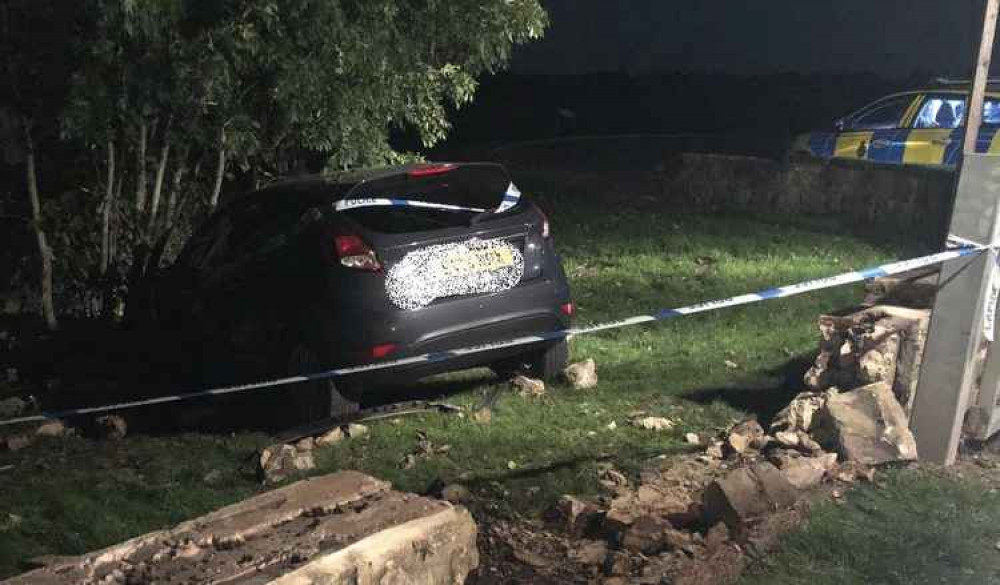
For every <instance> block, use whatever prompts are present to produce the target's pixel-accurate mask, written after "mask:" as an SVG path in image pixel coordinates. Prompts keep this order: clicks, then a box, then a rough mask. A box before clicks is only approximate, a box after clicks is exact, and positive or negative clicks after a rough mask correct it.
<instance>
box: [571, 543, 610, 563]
mask: <svg viewBox="0 0 1000 585" xmlns="http://www.w3.org/2000/svg"><path fill="white" fill-rule="evenodd" d="M607 556H608V544H607V543H606V542H604V541H603V540H586V541H583V542H582V543H581V544H579V545H578V546H576V548H574V549H572V550H571V551H570V553H569V557H570V558H571V559H573V560H574V561H576V562H578V563H580V564H581V565H587V566H596V565H600V564H602V563H603V562H604V559H605V558H607Z"/></svg>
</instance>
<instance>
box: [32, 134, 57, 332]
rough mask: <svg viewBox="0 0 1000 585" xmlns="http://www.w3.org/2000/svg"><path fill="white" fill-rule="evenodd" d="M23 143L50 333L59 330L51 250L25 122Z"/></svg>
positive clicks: (46, 322) (33, 145)
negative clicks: (54, 298) (44, 224)
mask: <svg viewBox="0 0 1000 585" xmlns="http://www.w3.org/2000/svg"><path fill="white" fill-rule="evenodd" d="M24 143H25V147H26V148H25V150H26V151H27V156H26V161H25V163H26V164H25V166H26V169H27V176H26V179H27V182H28V198H29V199H31V220H32V222H31V225H32V228H34V230H35V239H36V240H37V241H38V254H39V256H40V257H41V260H42V274H41V283H40V284H41V288H42V316H43V317H44V318H45V324H46V325H47V326H48V328H49V330H50V331H55V330H56V329H58V328H59V321H58V319H57V318H56V310H55V305H54V304H53V302H52V249H51V248H49V242H48V239H47V238H46V236H45V228H44V227H43V226H42V202H41V198H40V197H39V196H38V173H37V172H36V170H35V143H34V140H32V138H31V123H30V122H29V121H27V120H25V123H24Z"/></svg>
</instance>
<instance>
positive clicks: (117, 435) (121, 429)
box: [95, 414, 128, 441]
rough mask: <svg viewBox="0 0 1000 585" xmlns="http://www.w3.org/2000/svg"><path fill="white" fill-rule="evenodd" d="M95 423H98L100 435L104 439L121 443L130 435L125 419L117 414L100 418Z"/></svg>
mask: <svg viewBox="0 0 1000 585" xmlns="http://www.w3.org/2000/svg"><path fill="white" fill-rule="evenodd" d="M95 422H97V430H98V433H99V434H100V436H101V438H103V439H111V440H112V441H120V440H121V439H124V438H125V435H127V434H128V424H127V423H126V422H125V419H124V418H122V417H120V416H118V415H117V414H109V415H105V416H101V417H98V418H97V420H96V421H95Z"/></svg>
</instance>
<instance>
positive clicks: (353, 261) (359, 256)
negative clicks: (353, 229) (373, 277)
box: [333, 235, 382, 272]
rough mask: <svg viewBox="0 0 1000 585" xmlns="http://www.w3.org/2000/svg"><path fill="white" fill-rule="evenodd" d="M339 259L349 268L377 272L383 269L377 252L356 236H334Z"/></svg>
mask: <svg viewBox="0 0 1000 585" xmlns="http://www.w3.org/2000/svg"><path fill="white" fill-rule="evenodd" d="M333 240H334V244H335V246H336V250H337V258H339V259H340V263H341V264H342V265H343V266H346V267H348V268H355V269H357V270H367V271H369V272H375V271H378V270H381V269H382V264H381V263H379V261H378V256H376V255H375V250H372V248H371V246H369V245H368V244H367V243H365V241H364V240H362V239H361V238H360V237H358V236H355V235H345V236H334V238H333Z"/></svg>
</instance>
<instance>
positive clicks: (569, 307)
mask: <svg viewBox="0 0 1000 585" xmlns="http://www.w3.org/2000/svg"><path fill="white" fill-rule="evenodd" d="M559 310H560V311H562V314H563V315H566V316H567V317H572V316H573V315H574V314H575V313H576V307H575V306H574V305H573V303H563V304H562V305H560V306H559Z"/></svg>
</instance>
